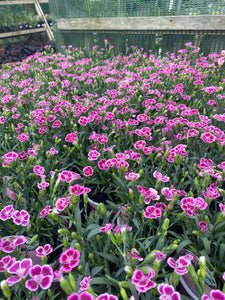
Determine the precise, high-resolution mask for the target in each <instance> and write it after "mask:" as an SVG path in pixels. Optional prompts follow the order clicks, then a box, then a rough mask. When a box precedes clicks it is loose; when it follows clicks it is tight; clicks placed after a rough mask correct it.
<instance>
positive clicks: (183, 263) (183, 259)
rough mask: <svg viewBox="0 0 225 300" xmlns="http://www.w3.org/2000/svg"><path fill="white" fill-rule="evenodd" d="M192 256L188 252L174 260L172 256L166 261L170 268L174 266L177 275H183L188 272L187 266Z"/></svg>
mask: <svg viewBox="0 0 225 300" xmlns="http://www.w3.org/2000/svg"><path fill="white" fill-rule="evenodd" d="M192 259H193V256H192V255H190V254H187V255H184V256H180V257H179V258H178V259H177V260H174V259H173V258H172V257H169V258H168V259H167V263H168V265H169V266H170V267H171V268H174V271H175V272H176V273H177V274H179V275H184V274H187V273H188V270H187V267H188V266H189V264H190V263H191V261H192Z"/></svg>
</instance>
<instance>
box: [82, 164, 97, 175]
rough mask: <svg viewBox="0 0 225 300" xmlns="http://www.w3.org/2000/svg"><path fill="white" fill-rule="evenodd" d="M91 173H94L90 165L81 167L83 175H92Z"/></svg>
mask: <svg viewBox="0 0 225 300" xmlns="http://www.w3.org/2000/svg"><path fill="white" fill-rule="evenodd" d="M93 173H94V171H93V169H92V167H91V166H87V167H85V168H83V174H84V176H92V175H93Z"/></svg>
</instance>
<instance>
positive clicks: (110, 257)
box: [96, 252, 119, 264]
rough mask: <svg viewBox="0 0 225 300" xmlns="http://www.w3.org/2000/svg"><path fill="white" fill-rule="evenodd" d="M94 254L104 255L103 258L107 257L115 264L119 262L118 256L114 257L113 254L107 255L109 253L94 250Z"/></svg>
mask: <svg viewBox="0 0 225 300" xmlns="http://www.w3.org/2000/svg"><path fill="white" fill-rule="evenodd" d="M96 254H97V255H100V256H102V257H104V258H105V259H107V260H109V261H111V262H113V263H115V264H118V262H119V260H118V257H116V256H114V255H109V254H106V253H101V252H96Z"/></svg>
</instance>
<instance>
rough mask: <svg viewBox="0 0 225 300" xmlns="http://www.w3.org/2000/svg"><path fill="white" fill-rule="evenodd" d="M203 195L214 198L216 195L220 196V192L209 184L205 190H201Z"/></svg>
mask: <svg viewBox="0 0 225 300" xmlns="http://www.w3.org/2000/svg"><path fill="white" fill-rule="evenodd" d="M202 194H203V196H205V197H206V198H210V199H216V198H218V197H220V193H219V192H218V191H217V190H215V189H214V188H213V187H212V186H209V187H208V189H207V192H206V191H202Z"/></svg>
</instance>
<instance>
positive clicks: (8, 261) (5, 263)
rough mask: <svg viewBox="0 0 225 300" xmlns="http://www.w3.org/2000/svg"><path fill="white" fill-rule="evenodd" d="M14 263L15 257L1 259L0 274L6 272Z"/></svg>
mask: <svg viewBox="0 0 225 300" xmlns="http://www.w3.org/2000/svg"><path fill="white" fill-rule="evenodd" d="M15 261H16V258H15V257H13V258H11V256H10V255H7V256H4V257H2V259H1V260H0V272H5V271H7V272H8V268H10V267H11V266H12V265H13V264H14V262H15Z"/></svg>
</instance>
